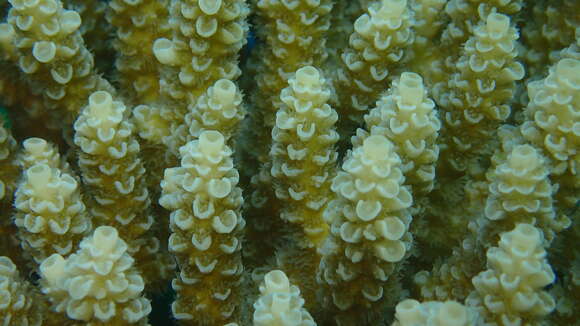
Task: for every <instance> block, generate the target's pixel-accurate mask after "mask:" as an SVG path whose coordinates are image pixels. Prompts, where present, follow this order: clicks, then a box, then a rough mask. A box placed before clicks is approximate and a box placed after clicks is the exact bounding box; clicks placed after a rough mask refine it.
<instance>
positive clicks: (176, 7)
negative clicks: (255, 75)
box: [153, 0, 249, 103]
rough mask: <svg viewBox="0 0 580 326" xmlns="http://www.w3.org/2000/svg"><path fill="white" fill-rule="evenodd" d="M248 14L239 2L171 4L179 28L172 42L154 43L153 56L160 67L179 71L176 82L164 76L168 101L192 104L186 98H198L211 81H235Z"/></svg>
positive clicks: (206, 0)
mask: <svg viewBox="0 0 580 326" xmlns="http://www.w3.org/2000/svg"><path fill="white" fill-rule="evenodd" d="M248 12H249V10H248V8H247V7H246V4H245V3H244V2H243V1H240V0H199V1H195V2H189V3H188V2H186V1H172V4H171V7H170V13H171V19H173V20H174V21H173V23H175V24H176V25H178V26H179V28H177V29H176V33H174V35H173V37H172V39H171V40H170V39H167V38H160V39H157V40H156V41H155V43H154V44H153V53H154V55H155V57H156V58H157V60H159V62H161V63H162V64H164V65H168V66H172V67H175V68H177V69H178V71H177V74H178V80H174V79H175V78H174V77H173V76H170V75H167V76H164V77H162V80H161V87H162V88H166V90H167V93H168V94H169V95H170V96H171V97H173V98H175V99H189V100H190V102H191V103H193V102H194V101H193V98H189V97H191V96H199V95H201V93H202V92H204V91H205V90H206V89H207V87H209V86H211V84H213V82H214V81H217V80H219V79H222V78H224V79H229V80H234V79H236V78H237V77H238V76H239V75H240V73H241V71H240V68H239V67H238V64H237V53H238V51H239V50H240V49H241V48H242V46H243V44H244V43H245V42H246V39H245V33H246V31H247V28H248V26H247V23H246V22H245V17H246V16H247V15H248ZM208 83H209V84H208ZM187 90H190V92H187Z"/></svg>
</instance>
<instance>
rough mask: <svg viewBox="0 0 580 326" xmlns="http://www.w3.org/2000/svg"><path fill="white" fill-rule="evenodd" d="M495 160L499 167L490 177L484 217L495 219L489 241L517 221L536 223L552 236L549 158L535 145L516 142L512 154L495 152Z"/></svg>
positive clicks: (491, 223)
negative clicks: (547, 160) (517, 143)
mask: <svg viewBox="0 0 580 326" xmlns="http://www.w3.org/2000/svg"><path fill="white" fill-rule="evenodd" d="M494 161H495V162H494V163H495V164H496V166H495V168H494V169H492V170H491V171H490V172H489V173H488V176H487V177H488V180H489V195H488V197H487V201H486V205H485V216H486V217H487V219H489V220H490V221H492V222H490V223H489V226H490V227H489V228H488V229H487V230H486V232H485V234H486V237H488V240H491V241H492V243H493V242H495V241H496V240H495V236H496V235H498V234H499V233H502V232H507V231H510V230H511V229H512V228H513V226H514V225H517V224H518V223H530V224H536V226H537V227H539V228H541V229H542V231H543V232H544V236H545V237H546V238H547V239H553V237H554V230H553V229H552V228H553V226H555V225H554V224H553V222H554V216H555V213H554V207H553V203H552V202H553V200H552V196H553V194H554V188H553V187H552V185H551V183H550V180H549V179H548V175H549V170H548V166H547V163H546V159H545V158H544V157H542V155H541V154H540V152H539V151H538V150H537V149H536V148H534V147H533V146H530V145H516V146H514V147H513V148H512V149H511V150H510V151H509V153H504V154H501V153H500V154H496V155H495V156H494ZM558 231H559V230H558ZM486 242H489V241H483V243H486Z"/></svg>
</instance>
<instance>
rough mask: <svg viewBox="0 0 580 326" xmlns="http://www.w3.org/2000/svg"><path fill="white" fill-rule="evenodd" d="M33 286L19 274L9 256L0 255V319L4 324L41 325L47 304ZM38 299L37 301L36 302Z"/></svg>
mask: <svg viewBox="0 0 580 326" xmlns="http://www.w3.org/2000/svg"><path fill="white" fill-rule="evenodd" d="M33 291H34V290H33V287H32V286H31V285H30V284H29V283H28V282H26V281H24V280H23V279H22V278H21V277H20V275H18V269H17V268H16V265H14V263H13V262H12V261H11V260H10V259H9V258H8V257H0V320H1V321H2V325H3V326H4V325H6V326H8V325H27V326H40V325H42V323H43V319H44V318H46V316H45V315H44V316H43V314H44V313H43V311H42V310H43V309H45V305H44V304H43V302H42V301H41V298H40V296H39V295H35V294H34V292H33ZM35 301H36V302H35Z"/></svg>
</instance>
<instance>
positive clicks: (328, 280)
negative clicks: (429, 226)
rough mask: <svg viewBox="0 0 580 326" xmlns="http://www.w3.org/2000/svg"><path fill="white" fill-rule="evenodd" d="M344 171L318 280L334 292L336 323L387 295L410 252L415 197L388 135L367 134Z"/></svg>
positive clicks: (335, 186)
mask: <svg viewBox="0 0 580 326" xmlns="http://www.w3.org/2000/svg"><path fill="white" fill-rule="evenodd" d="M342 169H343V171H341V172H339V173H338V175H337V176H336V177H335V178H334V180H333V182H332V190H333V191H334V193H335V194H336V196H337V197H338V198H337V199H336V200H333V201H332V202H330V204H329V206H328V208H327V209H326V211H325V219H326V220H327V221H328V222H329V223H330V225H331V236H330V237H329V238H328V239H327V241H326V243H325V245H324V247H322V248H321V253H322V254H323V259H322V261H321V263H320V268H319V283H320V284H321V285H323V286H326V287H328V288H329V289H330V291H331V299H332V302H333V304H334V306H335V307H336V308H338V309H339V311H340V313H339V314H338V315H337V321H338V322H339V323H341V325H350V324H353V323H354V322H355V320H357V318H362V317H361V316H364V315H370V316H373V312H374V311H376V310H377V309H379V310H380V307H381V304H382V302H385V301H386V300H388V299H389V297H388V296H387V293H389V288H388V287H387V284H388V283H387V280H389V278H390V277H392V274H394V273H396V271H397V270H398V269H399V266H400V262H401V261H403V260H404V259H405V258H406V257H407V256H408V255H409V249H410V246H411V235H410V233H409V232H408V228H409V224H410V222H411V219H412V218H411V216H410V214H409V212H408V208H409V207H410V206H411V204H412V201H413V198H412V196H411V193H410V191H409V188H408V187H407V186H404V185H403V182H404V180H405V178H404V176H403V173H402V172H401V159H400V158H399V156H398V155H397V153H396V152H395V151H394V146H393V144H392V143H391V142H389V141H388V140H387V139H386V138H385V137H384V136H380V135H375V136H370V137H368V138H366V139H365V141H364V142H363V143H362V145H360V146H357V147H355V148H354V149H353V150H352V151H351V152H349V153H348V154H347V157H346V159H345V161H344V163H343V165H342ZM391 299H393V298H391Z"/></svg>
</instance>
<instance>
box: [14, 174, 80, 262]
mask: <svg viewBox="0 0 580 326" xmlns="http://www.w3.org/2000/svg"><path fill="white" fill-rule="evenodd" d="M14 206H15V208H16V215H15V219H14V224H15V225H16V226H17V227H18V229H19V232H18V233H19V237H20V238H21V240H22V245H23V246H24V247H27V248H28V249H29V252H30V253H31V254H32V257H33V258H34V260H35V261H36V262H37V263H40V262H42V261H43V260H44V259H45V258H47V257H48V256H50V255H51V254H53V253H57V254H60V255H63V256H66V255H68V254H69V253H71V251H72V250H74V249H75V248H76V247H77V245H78V243H79V242H80V240H81V239H82V238H83V237H84V236H85V235H86V234H87V233H88V232H89V231H90V229H91V222H90V219H89V216H88V214H87V213H86V211H85V205H84V203H83V202H82V200H81V195H80V189H79V185H78V183H77V181H76V180H75V179H74V178H73V177H72V176H70V175H69V174H66V173H64V172H62V171H60V170H59V169H57V168H53V167H50V166H48V165H46V164H36V165H33V166H32V167H30V168H28V169H27V170H26V171H24V179H23V181H22V182H21V183H20V185H19V186H18V190H17V191H16V198H15V201H14Z"/></svg>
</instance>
